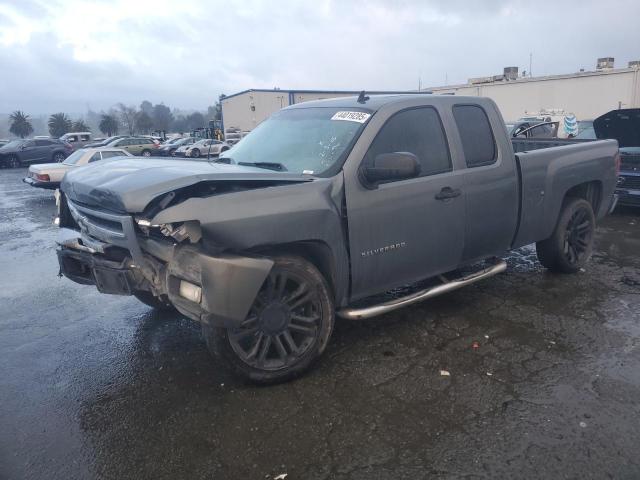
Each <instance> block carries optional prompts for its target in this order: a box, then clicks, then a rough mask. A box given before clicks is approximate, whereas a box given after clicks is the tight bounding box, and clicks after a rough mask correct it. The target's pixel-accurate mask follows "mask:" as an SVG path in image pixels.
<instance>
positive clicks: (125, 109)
mask: <svg viewBox="0 0 640 480" xmlns="http://www.w3.org/2000/svg"><path fill="white" fill-rule="evenodd" d="M137 113H138V112H137V111H136V107H133V106H127V105H125V104H124V103H119V104H118V115H119V117H120V123H121V124H122V126H123V127H124V128H125V129H126V130H127V131H128V132H129V135H133V134H134V133H135V130H136V114H137Z"/></svg>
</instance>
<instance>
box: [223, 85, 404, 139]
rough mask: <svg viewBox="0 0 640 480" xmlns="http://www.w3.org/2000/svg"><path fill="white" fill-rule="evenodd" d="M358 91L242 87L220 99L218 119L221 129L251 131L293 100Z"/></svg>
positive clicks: (338, 95)
mask: <svg viewBox="0 0 640 480" xmlns="http://www.w3.org/2000/svg"><path fill="white" fill-rule="evenodd" d="M359 93H360V91H346V90H333V91H331V90H275V89H274V90H264V89H251V90H244V91H242V92H239V93H235V94H233V95H229V96H228V97H225V98H223V99H222V121H223V123H224V128H225V130H226V129H229V128H237V129H240V130H242V131H249V130H253V129H254V128H255V127H256V126H257V125H259V124H260V122H262V121H263V120H265V119H267V118H269V116H270V115H271V114H272V113H274V112H277V111H278V110H280V109H281V108H284V107H288V106H289V105H293V104H294V103H302V102H308V101H310V100H322V99H324V98H335V97H348V96H353V95H358V94H359ZM389 93H407V92H389V91H385V92H383V91H375V92H374V91H367V94H371V95H375V94H389Z"/></svg>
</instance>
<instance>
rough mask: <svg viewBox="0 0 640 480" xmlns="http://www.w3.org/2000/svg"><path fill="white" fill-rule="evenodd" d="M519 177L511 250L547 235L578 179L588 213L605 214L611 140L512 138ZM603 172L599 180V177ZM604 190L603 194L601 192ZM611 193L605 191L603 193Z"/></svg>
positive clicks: (612, 182) (612, 177) (612, 169)
mask: <svg viewBox="0 0 640 480" xmlns="http://www.w3.org/2000/svg"><path fill="white" fill-rule="evenodd" d="M513 144H514V150H515V152H516V153H515V157H516V165H517V169H518V175H519V177H520V185H521V188H520V198H521V203H520V205H521V211H520V216H519V217H520V223H519V226H518V231H517V233H516V236H515V238H514V242H513V245H512V247H513V248H516V247H520V246H523V245H528V244H530V243H533V242H537V241H540V240H544V239H545V238H548V237H549V235H551V232H553V229H554V228H555V223H556V221H557V219H558V215H559V213H560V209H561V207H562V202H563V199H564V194H565V192H567V191H568V190H569V189H570V188H571V187H572V186H573V185H575V184H576V183H575V179H576V178H577V177H579V178H580V180H581V182H584V184H585V188H587V185H590V187H588V188H592V189H593V191H592V192H591V193H592V194H593V195H597V196H598V198H600V199H601V200H599V201H597V200H595V201H594V203H596V205H595V208H594V213H595V215H596V218H602V217H603V216H604V215H605V214H606V213H607V211H608V208H609V202H608V200H607V199H609V198H611V195H612V194H613V189H612V188H606V187H604V186H607V185H609V186H613V185H615V179H616V169H615V163H614V161H613V158H614V156H615V154H616V152H617V151H618V142H616V141H615V140H576V139H557V138H554V139H537V140H519V139H513ZM603 172H604V178H603ZM603 189H604V190H606V191H603ZM609 190H611V191H609Z"/></svg>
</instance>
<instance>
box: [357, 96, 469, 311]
mask: <svg viewBox="0 0 640 480" xmlns="http://www.w3.org/2000/svg"><path fill="white" fill-rule="evenodd" d="M392 152H410V153H413V154H414V155H416V156H417V157H418V160H419V162H420V166H421V172H420V176H418V177H416V178H410V179H404V180H398V181H392V182H387V183H382V184H379V185H377V186H374V187H372V186H370V185H369V186H367V185H365V184H363V183H362V181H360V180H356V179H354V180H353V181H352V182H350V183H349V184H348V185H347V188H346V199H347V212H348V229H349V245H350V254H351V268H352V285H351V288H352V290H351V299H352V300H356V299H358V298H362V297H366V296H369V295H372V294H376V293H380V292H384V291H387V290H389V289H392V288H394V287H399V286H402V285H405V284H408V283H412V282H415V281H418V280H421V279H424V278H427V277H430V276H433V275H436V274H439V273H443V272H446V271H449V270H452V269H454V268H455V267H457V266H458V265H459V263H460V261H461V258H462V253H463V247H464V233H465V232H464V226H465V201H464V193H463V179H462V178H461V177H460V176H459V175H458V174H457V172H456V171H455V170H454V169H453V166H452V161H451V154H450V151H449V146H448V143H447V138H446V135H445V131H444V128H443V125H442V122H441V119H440V114H439V112H438V111H437V110H436V109H435V108H433V107H417V108H410V109H406V110H402V111H400V112H397V113H395V114H393V115H392V116H391V117H390V118H389V119H388V120H387V121H386V122H385V124H384V125H383V126H382V127H381V129H380V131H379V132H378V133H377V135H376V137H375V139H374V140H373V142H372V144H371V146H370V147H369V149H368V151H367V153H366V154H365V156H364V158H363V159H362V164H361V165H367V164H370V162H372V161H373V159H374V158H375V157H376V156H377V155H379V154H381V153H392ZM443 192H444V193H445V195H443Z"/></svg>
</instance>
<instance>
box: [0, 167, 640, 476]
mask: <svg viewBox="0 0 640 480" xmlns="http://www.w3.org/2000/svg"><path fill="white" fill-rule="evenodd" d="M24 173H25V171H24V170H0V219H1V220H0V246H1V250H0V251H1V255H0V306H1V309H0V478H3V479H58V478H60V479H75V478H82V479H90V478H114V479H115V478H117V479H122V478H149V479H178V478H188V479H199V478H203V479H267V478H271V479H273V478H275V477H277V476H278V475H281V474H285V473H286V474H287V477H286V480H297V479H346V478H349V479H394V480H395V479H412V480H416V479H422V478H443V479H444V478H447V479H448V478H469V479H472V478H509V479H512V478H554V479H559V478H581V479H582V478H598V479H601V478H638V477H640V455H639V453H640V257H639V252H640V211H633V210H626V211H621V212H619V213H616V214H615V215H613V216H611V217H609V218H607V219H606V220H605V221H604V222H603V223H602V225H601V226H600V227H599V229H598V235H597V251H596V253H595V255H594V258H593V260H592V261H591V262H590V264H589V265H588V267H587V268H586V269H585V271H584V272H581V273H580V274H577V275H552V274H549V273H547V272H546V271H545V270H544V269H542V268H541V267H540V265H539V264H538V263H537V261H536V260H535V254H534V251H533V250H532V249H531V248H525V249H522V250H520V251H518V252H515V253H514V254H513V255H511V256H510V257H509V259H508V260H509V270H508V272H507V273H505V274H501V275H499V276H497V277H493V278H492V279H489V280H487V281H485V282H483V283H479V284H476V285H472V286H470V287H467V288H466V289H463V290H459V291H457V292H454V293H451V294H448V295H446V296H443V297H439V298H437V299H434V300H431V301H428V302H425V303H422V304H420V305H417V306H413V307H408V308H405V309H403V310H400V311H397V312H395V313H393V314H388V315H386V316H384V317H381V318H379V319H378V320H375V321H366V322H361V323H347V322H345V321H342V322H339V323H338V324H337V326H336V331H335V333H334V336H333V338H332V341H331V343H330V346H329V348H328V350H327V352H326V355H325V356H324V357H323V359H322V361H321V362H320V363H319V365H318V366H317V368H315V369H314V370H313V371H312V372H310V373H309V374H308V375H306V376H305V377H303V378H301V379H300V380H298V381H295V382H292V383H289V384H285V385H279V386H275V387H263V388H258V387H254V386H250V385H245V384H242V383H241V382H239V381H238V380H237V379H235V378H234V377H232V376H230V375H229V374H227V373H226V372H224V371H221V370H220V369H219V368H218V366H217V365H216V363H215V362H214V361H213V360H212V358H211V357H210V356H209V354H208V352H207V350H206V348H205V344H204V342H203V340H202V339H201V337H200V328H199V326H198V325H197V324H196V323H194V322H192V321H190V320H187V319H184V318H181V317H179V316H178V315H167V314H159V313H157V312H154V311H153V310H151V309H150V308H148V307H146V306H144V305H142V304H140V303H138V302H137V301H136V300H135V299H134V298H132V297H115V296H105V295H100V294H98V293H97V292H96V291H95V290H94V289H93V288H91V287H86V286H80V285H76V284H74V283H72V282H70V281H69V280H66V279H64V278H58V277H57V273H58V267H57V260H56V255H55V246H54V238H55V235H56V228H55V227H54V226H53V225H52V223H51V221H52V218H53V216H54V208H55V206H54V201H53V196H52V193H51V192H49V191H42V190H38V189H35V188H31V187H29V186H27V185H25V184H23V183H21V181H20V180H21V178H22V176H24ZM474 342H477V346H478V348H473V345H474ZM441 370H444V371H447V372H449V375H448V376H446V375H442V374H441ZM280 478H283V477H280Z"/></svg>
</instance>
